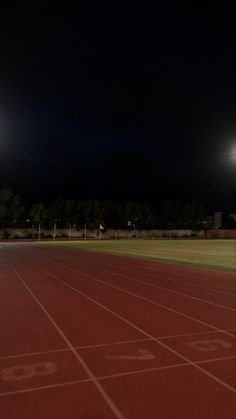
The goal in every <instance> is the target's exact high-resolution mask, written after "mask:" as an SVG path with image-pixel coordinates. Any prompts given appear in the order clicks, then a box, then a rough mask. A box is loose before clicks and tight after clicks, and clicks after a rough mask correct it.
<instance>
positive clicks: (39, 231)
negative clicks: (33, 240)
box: [38, 223, 41, 241]
mask: <svg viewBox="0 0 236 419" xmlns="http://www.w3.org/2000/svg"><path fill="white" fill-rule="evenodd" d="M40 239H41V224H40V223H39V230H38V240H39V241H40Z"/></svg>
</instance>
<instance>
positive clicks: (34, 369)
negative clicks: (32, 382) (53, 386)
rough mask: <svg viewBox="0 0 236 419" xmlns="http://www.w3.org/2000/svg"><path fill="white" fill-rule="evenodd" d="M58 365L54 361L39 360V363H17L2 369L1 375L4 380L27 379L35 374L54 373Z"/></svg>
mask: <svg viewBox="0 0 236 419" xmlns="http://www.w3.org/2000/svg"><path fill="white" fill-rule="evenodd" d="M56 371H57V365H56V364H54V362H39V363H37V364H29V365H16V366H14V367H10V368H6V369H4V370H2V371H1V373H0V377H1V379H2V380H4V381H20V380H27V379H28V378H31V377H34V376H35V375H37V376H38V375H48V374H54V373H55V372H56Z"/></svg>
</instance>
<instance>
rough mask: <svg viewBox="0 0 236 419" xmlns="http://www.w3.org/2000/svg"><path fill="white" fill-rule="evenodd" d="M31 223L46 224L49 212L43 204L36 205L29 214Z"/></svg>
mask: <svg viewBox="0 0 236 419" xmlns="http://www.w3.org/2000/svg"><path fill="white" fill-rule="evenodd" d="M29 217H30V221H31V222H32V223H35V224H44V223H45V222H46V221H47V217H48V212H47V210H46V209H45V207H44V204H43V203H36V204H34V205H33V206H32V208H31V210H30V213H29Z"/></svg>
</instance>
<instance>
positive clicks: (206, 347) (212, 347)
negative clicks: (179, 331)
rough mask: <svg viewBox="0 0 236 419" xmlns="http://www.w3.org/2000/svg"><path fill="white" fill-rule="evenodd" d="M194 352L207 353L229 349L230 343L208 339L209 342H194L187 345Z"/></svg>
mask: <svg viewBox="0 0 236 419" xmlns="http://www.w3.org/2000/svg"><path fill="white" fill-rule="evenodd" d="M187 345H188V346H190V347H191V348H193V349H195V350H196V351H201V352H207V351H216V350H217V349H221V348H223V349H228V348H231V347H232V345H231V343H228V342H225V341H224V340H220V339H209V340H196V341H194V342H189V343H188V344H187Z"/></svg>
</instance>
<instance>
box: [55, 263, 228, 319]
mask: <svg viewBox="0 0 236 419" xmlns="http://www.w3.org/2000/svg"><path fill="white" fill-rule="evenodd" d="M53 263H55V264H56V265H58V266H62V267H64V268H66V269H68V270H71V271H74V269H73V268H69V267H67V266H66V265H63V264H62V263H58V262H53ZM80 263H81V262H80ZM83 266H86V265H84V264H83V263H82V268H83ZM93 269H95V270H98V271H100V272H105V273H107V274H110V275H116V276H119V277H121V278H125V279H128V280H129V281H133V282H138V283H140V284H144V285H147V286H150V287H153V288H159V289H161V290H164V291H166V292H169V293H172V294H176V295H180V296H182V297H185V298H190V299H192V300H196V301H200V302H201V303H205V304H210V305H213V306H216V307H219V308H222V309H224V310H228V311H232V312H234V313H235V312H236V309H233V308H230V307H227V306H224V305H221V304H217V303H214V302H212V301H209V300H205V299H202V298H199V297H194V296H192V295H189V294H185V293H183V292H179V291H175V290H171V289H170V288H166V287H162V286H160V285H156V284H153V283H150V282H146V281H142V280H141V279H135V278H132V277H130V276H128V275H123V274H119V273H117V272H113V271H108V270H106V269H101V268H93Z"/></svg>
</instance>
